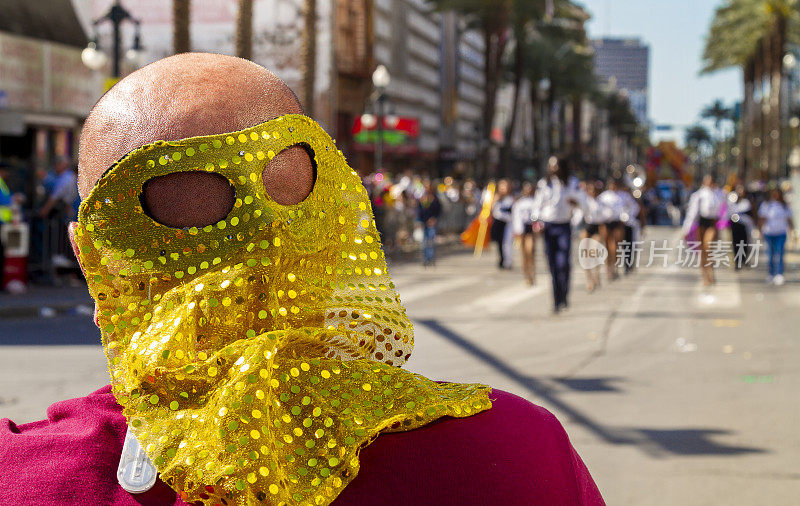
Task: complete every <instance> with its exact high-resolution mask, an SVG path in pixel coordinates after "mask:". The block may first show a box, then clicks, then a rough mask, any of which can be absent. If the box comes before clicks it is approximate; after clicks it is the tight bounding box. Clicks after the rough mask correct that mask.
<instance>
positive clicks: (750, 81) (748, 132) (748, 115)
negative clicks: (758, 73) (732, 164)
mask: <svg viewBox="0 0 800 506" xmlns="http://www.w3.org/2000/svg"><path fill="white" fill-rule="evenodd" d="M742 79H743V80H744V83H743V84H744V88H743V89H744V98H743V100H742V110H741V112H740V116H739V129H740V132H739V139H740V141H739V143H740V146H741V147H740V149H739V178H740V179H741V180H742V181H747V180H748V178H749V177H750V175H751V172H752V167H753V162H754V159H753V130H754V128H753V121H754V118H753V113H754V110H753V109H754V108H753V86H754V80H755V62H754V59H753V58H752V57H751V58H750V59H749V60H748V61H747V63H746V64H745V65H744V67H743V69H742Z"/></svg>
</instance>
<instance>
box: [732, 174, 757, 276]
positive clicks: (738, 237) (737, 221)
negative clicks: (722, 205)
mask: <svg viewBox="0 0 800 506" xmlns="http://www.w3.org/2000/svg"><path fill="white" fill-rule="evenodd" d="M751 214H752V204H751V203H750V199H748V198H747V193H746V192H745V188H744V185H742V184H738V185H736V188H735V189H734V191H732V192H731V193H730V194H729V195H728V221H729V222H730V224H731V239H732V242H733V258H734V262H733V264H734V268H735V269H736V270H739V269H741V268H742V267H743V266H744V265H745V261H746V260H747V258H748V257H749V254H750V237H751V232H752V231H753V218H752V216H751Z"/></svg>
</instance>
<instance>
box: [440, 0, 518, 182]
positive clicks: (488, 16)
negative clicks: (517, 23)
mask: <svg viewBox="0 0 800 506" xmlns="http://www.w3.org/2000/svg"><path fill="white" fill-rule="evenodd" d="M514 1H515V0H430V2H431V3H432V4H433V5H434V6H435V8H436V9H437V10H441V11H447V10H452V11H455V12H457V13H458V14H460V15H462V16H464V19H465V20H466V21H467V26H468V28H472V29H477V30H478V31H480V33H481V34H482V35H483V43H484V47H483V56H484V101H483V115H482V116H483V118H482V121H481V135H482V144H484V145H485V146H487V147H488V146H489V144H490V142H491V135H492V125H493V122H494V115H495V110H496V107H497V90H498V89H499V87H500V81H501V79H502V73H503V56H504V54H505V51H506V46H507V44H508V42H509V39H510V36H511V33H510V32H511V24H510V22H511V15H512V14H511V12H512V8H513V2H514ZM479 165H480V166H481V167H480V170H482V171H487V165H488V151H487V149H482V150H481V152H480V154H479Z"/></svg>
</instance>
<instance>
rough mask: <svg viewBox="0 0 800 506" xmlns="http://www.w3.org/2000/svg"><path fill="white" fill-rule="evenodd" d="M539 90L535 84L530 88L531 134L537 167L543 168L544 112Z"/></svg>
mask: <svg viewBox="0 0 800 506" xmlns="http://www.w3.org/2000/svg"><path fill="white" fill-rule="evenodd" d="M538 93H539V90H538V87H537V86H536V84H535V83H531V87H530V101H531V132H533V152H534V160H535V161H536V167H537V172H538V167H541V166H542V157H543V156H544V155H543V154H542V132H541V121H542V111H541V104H540V103H539V95H538Z"/></svg>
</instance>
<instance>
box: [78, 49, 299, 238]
mask: <svg viewBox="0 0 800 506" xmlns="http://www.w3.org/2000/svg"><path fill="white" fill-rule="evenodd" d="M291 113H302V109H301V107H300V104H299V103H298V101H297V98H296V96H295V95H294V93H292V91H291V90H290V89H289V87H288V86H286V84H285V83H284V82H283V81H281V80H280V79H279V78H278V77H277V76H275V74H273V73H272V72H270V71H268V70H267V69H265V68H263V67H261V66H259V65H256V64H255V63H252V62H250V61H247V60H243V59H241V58H234V57H231V56H224V55H217V54H208V53H184V54H179V55H175V56H171V57H168V58H164V59H163V60H159V61H157V62H155V63H152V64H150V65H148V66H146V67H144V68H142V69H139V70H137V71H136V72H134V73H132V74H130V75H129V76H127V77H126V78H124V79H123V80H121V81H120V82H119V83H117V84H116V85H115V86H114V87H113V88H111V90H109V91H108V93H106V94H105V95H104V96H103V97H102V98H101V99H100V101H99V102H98V103H97V105H95V107H94V109H93V110H92V112H91V113H90V115H89V117H88V118H87V119H86V123H85V125H84V127H83V132H82V135H81V140H80V154H79V163H78V189H79V191H80V195H81V197H86V196H87V195H88V194H89V192H90V191H91V189H92V188H93V187H94V185H95V183H96V182H97V180H98V179H99V178H100V176H102V174H103V173H104V172H105V171H106V170H108V168H109V167H110V166H111V165H113V164H114V163H115V162H116V161H117V160H119V159H120V158H121V157H123V156H124V155H125V154H127V153H128V152H130V151H132V150H134V149H136V148H138V147H141V146H143V145H145V144H149V143H152V142H155V141H158V140H166V141H170V140H178V139H183V138H186V137H194V136H199V135H211V134H220V133H226V132H232V131H236V130H242V129H244V128H249V127H251V126H254V125H257V124H259V123H262V122H264V121H267V120H269V119H272V118H276V117H278V116H282V115H284V114H291ZM262 175H263V179H264V185H265V187H266V189H267V192H268V193H269V195H270V196H271V197H272V198H273V199H275V200H276V201H277V202H279V203H282V204H293V203H298V202H300V201H302V200H303V199H305V197H306V196H307V195H308V193H309V192H310V191H311V188H312V187H313V184H314V175H313V167H312V163H311V160H310V159H309V156H308V154H307V153H306V152H305V150H304V149H303V148H301V147H292V148H289V149H287V150H284V151H283V152H282V153H280V154H279V155H278V156H276V157H274V158H273V159H272V160H271V161H270V162H269V163H268V164H267V165H266V166H265V167H264V171H263V174H262ZM233 199H234V197H233V190H232V188H231V187H230V185H229V184H228V183H227V181H226V180H225V179H224V178H222V177H220V176H218V175H215V174H210V173H204V172H188V173H175V174H170V175H168V176H163V177H162V178H157V179H154V180H151V181H150V182H149V183H148V184H147V185H146V187H145V195H144V200H145V204H146V206H147V207H148V210H149V212H150V214H151V216H152V217H153V218H155V219H156V220H157V221H159V222H161V223H164V224H166V225H169V226H177V227H186V226H193V225H204V224H208V223H214V222H216V221H219V220H220V219H222V218H224V217H225V216H226V215H227V213H228V211H229V210H230V208H231V207H232V205H233Z"/></svg>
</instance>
